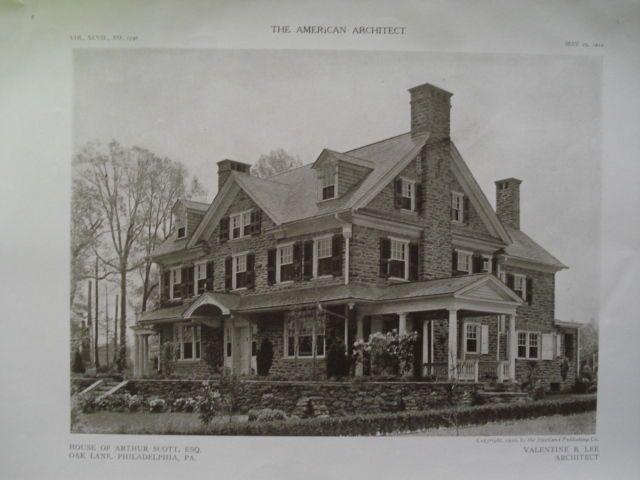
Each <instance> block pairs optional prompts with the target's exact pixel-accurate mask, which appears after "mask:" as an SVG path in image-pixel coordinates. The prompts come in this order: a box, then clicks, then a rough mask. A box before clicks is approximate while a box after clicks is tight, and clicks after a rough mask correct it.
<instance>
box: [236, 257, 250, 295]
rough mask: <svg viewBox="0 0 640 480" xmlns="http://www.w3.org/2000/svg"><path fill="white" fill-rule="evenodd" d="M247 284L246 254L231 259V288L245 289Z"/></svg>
mask: <svg viewBox="0 0 640 480" xmlns="http://www.w3.org/2000/svg"><path fill="white" fill-rule="evenodd" d="M246 283H247V254H246V253H245V254H241V255H236V256H235V257H233V288H234V289H236V288H243V287H246V286H247V285H246Z"/></svg>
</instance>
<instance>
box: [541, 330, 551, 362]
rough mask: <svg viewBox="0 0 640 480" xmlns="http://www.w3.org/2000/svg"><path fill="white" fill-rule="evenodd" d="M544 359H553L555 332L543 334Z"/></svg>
mask: <svg viewBox="0 0 640 480" xmlns="http://www.w3.org/2000/svg"><path fill="white" fill-rule="evenodd" d="M542 360H553V333H543V334H542Z"/></svg>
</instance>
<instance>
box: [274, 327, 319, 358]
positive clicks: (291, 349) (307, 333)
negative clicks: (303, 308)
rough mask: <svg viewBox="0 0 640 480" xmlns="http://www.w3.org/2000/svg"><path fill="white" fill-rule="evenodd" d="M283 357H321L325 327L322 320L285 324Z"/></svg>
mask: <svg viewBox="0 0 640 480" xmlns="http://www.w3.org/2000/svg"><path fill="white" fill-rule="evenodd" d="M284 339H285V350H284V351H285V355H286V356H287V357H309V358H310V357H313V355H314V351H315V356H316V357H323V356H324V352H325V325H324V321H323V320H318V321H317V322H316V320H315V319H304V320H295V319H294V320H290V321H289V322H287V323H285V332H284Z"/></svg>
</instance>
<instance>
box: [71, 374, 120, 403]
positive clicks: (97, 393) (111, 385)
mask: <svg viewBox="0 0 640 480" xmlns="http://www.w3.org/2000/svg"><path fill="white" fill-rule="evenodd" d="M126 384H127V380H124V381H122V382H119V381H118V380H114V379H113V378H108V377H107V378H101V379H100V380H97V381H95V382H94V383H92V384H91V385H89V386H88V387H87V388H85V389H84V390H82V391H81V392H80V393H79V394H78V395H89V396H91V397H93V398H95V399H96V400H101V399H102V398H104V397H106V396H108V395H112V394H113V393H116V392H117V391H118V390H120V389H121V388H122V387H124V386H125V385H126Z"/></svg>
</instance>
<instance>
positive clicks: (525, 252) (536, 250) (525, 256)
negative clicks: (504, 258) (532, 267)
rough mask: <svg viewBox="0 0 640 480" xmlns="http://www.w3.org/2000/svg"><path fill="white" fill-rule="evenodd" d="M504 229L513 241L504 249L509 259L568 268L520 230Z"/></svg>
mask: <svg viewBox="0 0 640 480" xmlns="http://www.w3.org/2000/svg"><path fill="white" fill-rule="evenodd" d="M505 228H506V229H507V231H508V232H509V236H510V237H511V239H512V240H513V242H512V243H510V244H509V245H507V246H506V247H505V249H504V250H505V253H506V254H507V255H509V256H510V257H514V258H517V259H522V260H525V261H529V262H534V263H539V264H543V265H547V266H550V267H553V268H557V269H563V268H568V267H567V266H566V265H565V264H563V263H562V262H561V261H560V260H558V259H557V258H556V257H554V256H553V255H551V254H550V253H549V252H547V251H546V250H545V249H544V248H542V247H541V246H540V245H538V244H537V243H536V242H535V241H534V240H533V239H532V238H531V237H529V235H527V234H526V233H524V232H523V231H522V230H516V229H515V228H511V227H505Z"/></svg>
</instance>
